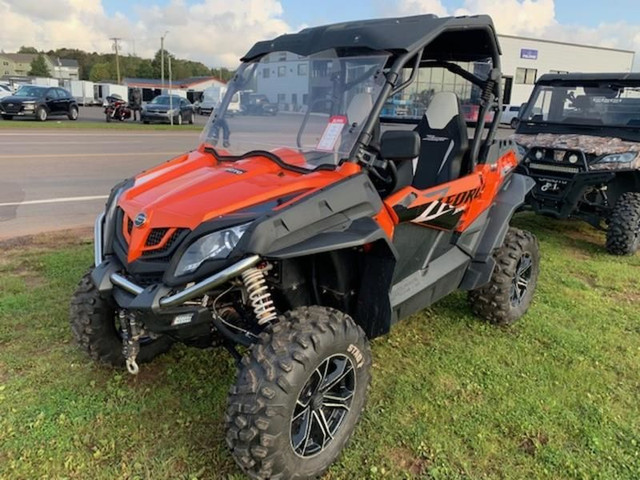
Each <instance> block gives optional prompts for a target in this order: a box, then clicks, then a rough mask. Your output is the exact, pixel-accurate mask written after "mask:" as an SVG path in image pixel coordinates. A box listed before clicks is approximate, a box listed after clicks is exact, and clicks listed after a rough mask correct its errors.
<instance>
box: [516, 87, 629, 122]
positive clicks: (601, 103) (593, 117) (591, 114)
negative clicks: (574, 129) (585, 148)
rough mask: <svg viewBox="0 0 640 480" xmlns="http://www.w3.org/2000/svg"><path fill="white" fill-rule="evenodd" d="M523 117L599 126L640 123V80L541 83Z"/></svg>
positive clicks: (532, 119) (523, 118)
mask: <svg viewBox="0 0 640 480" xmlns="http://www.w3.org/2000/svg"><path fill="white" fill-rule="evenodd" d="M522 120H523V121H525V122H532V123H553V124H561V125H581V126H596V127H603V126H607V127H633V128H638V127H640V84H622V83H620V84H617V83H611V82H609V83H605V84H602V83H599V84H597V83H595V84H594V83H593V82H590V83H585V84H579V83H572V84H558V85H539V86H538V87H536V90H535V92H534V93H533V95H532V97H531V100H530V101H529V103H528V104H527V107H526V108H525V110H524V112H523V114H522Z"/></svg>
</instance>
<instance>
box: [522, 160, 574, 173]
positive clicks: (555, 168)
mask: <svg viewBox="0 0 640 480" xmlns="http://www.w3.org/2000/svg"><path fill="white" fill-rule="evenodd" d="M529 168H532V169H534V170H545V171H547V172H558V173H571V174H575V173H580V169H579V168H578V167H565V166H563V165H548V164H546V163H535V162H532V163H530V164H529Z"/></svg>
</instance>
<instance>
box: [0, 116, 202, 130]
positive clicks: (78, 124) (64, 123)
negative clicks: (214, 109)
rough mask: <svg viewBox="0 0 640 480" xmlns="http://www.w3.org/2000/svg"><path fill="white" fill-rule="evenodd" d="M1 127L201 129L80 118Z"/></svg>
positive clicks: (198, 127) (6, 122) (3, 123)
mask: <svg viewBox="0 0 640 480" xmlns="http://www.w3.org/2000/svg"><path fill="white" fill-rule="evenodd" d="M3 128H11V129H16V128H27V129H31V128H47V129H49V128H53V129H75V130H91V129H95V130H173V131H180V130H188V131H198V132H199V131H201V130H202V125H188V124H185V125H173V126H172V125H169V124H166V123H153V124H149V125H145V124H143V123H137V122H136V123H134V122H111V123H107V122H102V123H99V122H83V121H81V120H79V121H75V122H72V121H70V120H66V119H61V120H55V119H53V120H48V121H46V122H37V121H35V120H34V121H31V120H0V129H3Z"/></svg>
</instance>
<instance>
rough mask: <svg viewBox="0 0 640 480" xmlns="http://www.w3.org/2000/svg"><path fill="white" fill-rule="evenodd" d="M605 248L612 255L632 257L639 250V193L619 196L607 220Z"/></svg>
mask: <svg viewBox="0 0 640 480" xmlns="http://www.w3.org/2000/svg"><path fill="white" fill-rule="evenodd" d="M606 247H607V251H608V252H609V253H611V254H613V255H633V254H634V253H636V252H637V251H638V249H639V248H640V193H635V192H627V193H623V194H622V195H620V198H619V199H618V201H617V202H616V204H615V206H614V207H613V212H612V214H611V218H610V219H609V229H608V230H607V244H606Z"/></svg>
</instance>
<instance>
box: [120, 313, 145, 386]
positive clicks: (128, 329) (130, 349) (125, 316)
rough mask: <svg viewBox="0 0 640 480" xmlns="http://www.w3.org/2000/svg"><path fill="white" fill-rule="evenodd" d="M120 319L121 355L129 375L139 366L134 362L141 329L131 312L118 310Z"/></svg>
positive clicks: (138, 346)
mask: <svg viewBox="0 0 640 480" xmlns="http://www.w3.org/2000/svg"><path fill="white" fill-rule="evenodd" d="M118 318H119V320H120V328H121V329H122V355H123V356H124V358H125V363H126V365H127V371H128V372H129V373H130V374H131V375H137V374H138V372H140V367H138V363H137V362H136V357H137V356H138V352H140V338H141V337H142V330H141V329H140V327H139V326H138V324H137V323H136V317H135V315H134V314H133V313H127V312H125V311H124V310H120V313H119V314H118Z"/></svg>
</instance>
